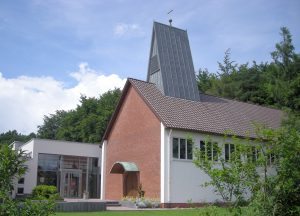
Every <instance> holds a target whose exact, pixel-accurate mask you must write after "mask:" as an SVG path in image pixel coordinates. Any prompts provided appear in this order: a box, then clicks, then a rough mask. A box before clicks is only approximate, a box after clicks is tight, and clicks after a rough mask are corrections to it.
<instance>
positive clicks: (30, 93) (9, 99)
mask: <svg viewBox="0 0 300 216" xmlns="http://www.w3.org/2000/svg"><path fill="white" fill-rule="evenodd" d="M70 76H71V77H72V78H74V79H75V80H76V85H75V86H73V87H70V88H65V87H64V83H63V82H60V81H58V80H55V79H54V78H52V77H45V76H41V77H28V76H20V77H17V78H8V79H7V78H5V77H3V75H2V74H1V73H0V104H1V105H0V132H6V131H8V130H13V129H16V130H17V131H18V132H21V133H25V134H27V133H30V132H36V130H37V126H38V125H41V124H42V123H43V116H44V115H49V114H50V113H54V112H55V111H56V110H69V109H73V108H75V107H76V105H77V104H78V101H79V98H80V95H81V94H83V95H86V96H88V97H98V96H99V95H100V94H103V93H104V92H106V91H108V90H110V89H114V88H123V86H124V84H125V81H126V80H125V79H121V78H120V77H119V76H118V75H116V74H111V75H107V76H106V75H103V74H101V73H99V72H97V71H95V70H93V69H91V68H89V66H88V64H87V63H81V64H80V65H79V70H78V71H76V72H73V73H71V74H70Z"/></svg>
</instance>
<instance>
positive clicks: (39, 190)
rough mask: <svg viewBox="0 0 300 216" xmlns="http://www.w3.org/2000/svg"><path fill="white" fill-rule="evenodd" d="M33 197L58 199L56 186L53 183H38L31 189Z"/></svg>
mask: <svg viewBox="0 0 300 216" xmlns="http://www.w3.org/2000/svg"><path fill="white" fill-rule="evenodd" d="M32 196H33V199H60V196H59V194H58V191H57V188H56V187H55V186H53V185H38V186H36V187H34V188H33V190H32Z"/></svg>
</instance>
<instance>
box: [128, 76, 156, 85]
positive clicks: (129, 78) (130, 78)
mask: <svg viewBox="0 0 300 216" xmlns="http://www.w3.org/2000/svg"><path fill="white" fill-rule="evenodd" d="M127 80H135V81H139V82H144V83H148V84H152V85H155V84H154V83H151V82H147V81H145V80H139V79H136V78H132V77H128V78H127Z"/></svg>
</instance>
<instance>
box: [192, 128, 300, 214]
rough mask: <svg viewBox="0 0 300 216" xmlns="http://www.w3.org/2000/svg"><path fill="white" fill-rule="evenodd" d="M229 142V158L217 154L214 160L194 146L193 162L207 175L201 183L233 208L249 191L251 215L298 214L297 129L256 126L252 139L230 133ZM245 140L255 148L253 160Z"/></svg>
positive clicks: (299, 155)
mask: <svg viewBox="0 0 300 216" xmlns="http://www.w3.org/2000/svg"><path fill="white" fill-rule="evenodd" d="M226 141H228V138H227V136H225V140H224V143H226ZM250 141H251V142H250ZM206 142H207V143H209V142H210V140H207V141H206ZM230 142H233V143H234V144H235V146H236V148H235V151H234V153H233V155H232V156H233V157H232V158H230V160H225V159H224V158H222V156H221V155H220V157H219V160H218V162H215V161H212V160H208V159H207V155H206V154H205V152H204V151H201V149H195V156H196V159H195V160H194V163H195V164H196V166H198V167H199V168H201V169H202V170H203V171H204V172H205V173H206V174H207V175H208V176H209V177H210V181H209V182H206V183H205V184H204V186H213V187H214V188H215V191H216V192H217V193H218V194H219V195H221V196H222V198H223V200H224V201H225V202H230V203H233V207H235V208H237V209H240V207H241V204H243V203H242V202H241V201H242V200H243V193H245V192H247V191H250V192H251V193H248V195H249V199H248V200H249V202H250V205H249V211H251V212H252V213H253V214H255V215H266V216H268V215H270V216H271V215H272V216H275V215H289V216H290V215H291V216H293V215H300V211H299V210H300V132H299V131H298V130H297V129H293V128H289V127H285V128H280V129H277V130H274V129H266V128H263V127H258V129H257V137H256V139H255V140H253V139H251V140H250V139H249V138H248V139H243V140H240V139H236V138H234V137H231V138H230ZM247 142H250V143H252V144H255V146H256V147H257V149H258V150H259V153H258V157H257V159H256V160H255V161H252V160H248V155H247V154H248V153H249V151H248V150H247V148H248V147H247V146H249V144H248V145H247ZM217 152H218V154H220V153H221V152H222V151H221V149H218V151H217ZM247 152H248V153H247ZM250 154H251V153H250ZM274 156H275V157H274ZM249 158H251V157H249ZM274 158H275V160H274ZM271 161H272V164H270V162H271ZM272 170H273V174H272V172H270V171H272Z"/></svg>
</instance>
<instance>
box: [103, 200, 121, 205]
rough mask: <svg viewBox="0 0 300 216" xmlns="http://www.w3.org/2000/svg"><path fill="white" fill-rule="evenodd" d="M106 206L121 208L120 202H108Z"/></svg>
mask: <svg viewBox="0 0 300 216" xmlns="http://www.w3.org/2000/svg"><path fill="white" fill-rule="evenodd" d="M105 203H106V206H121V204H120V202H119V201H106V202H105Z"/></svg>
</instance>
